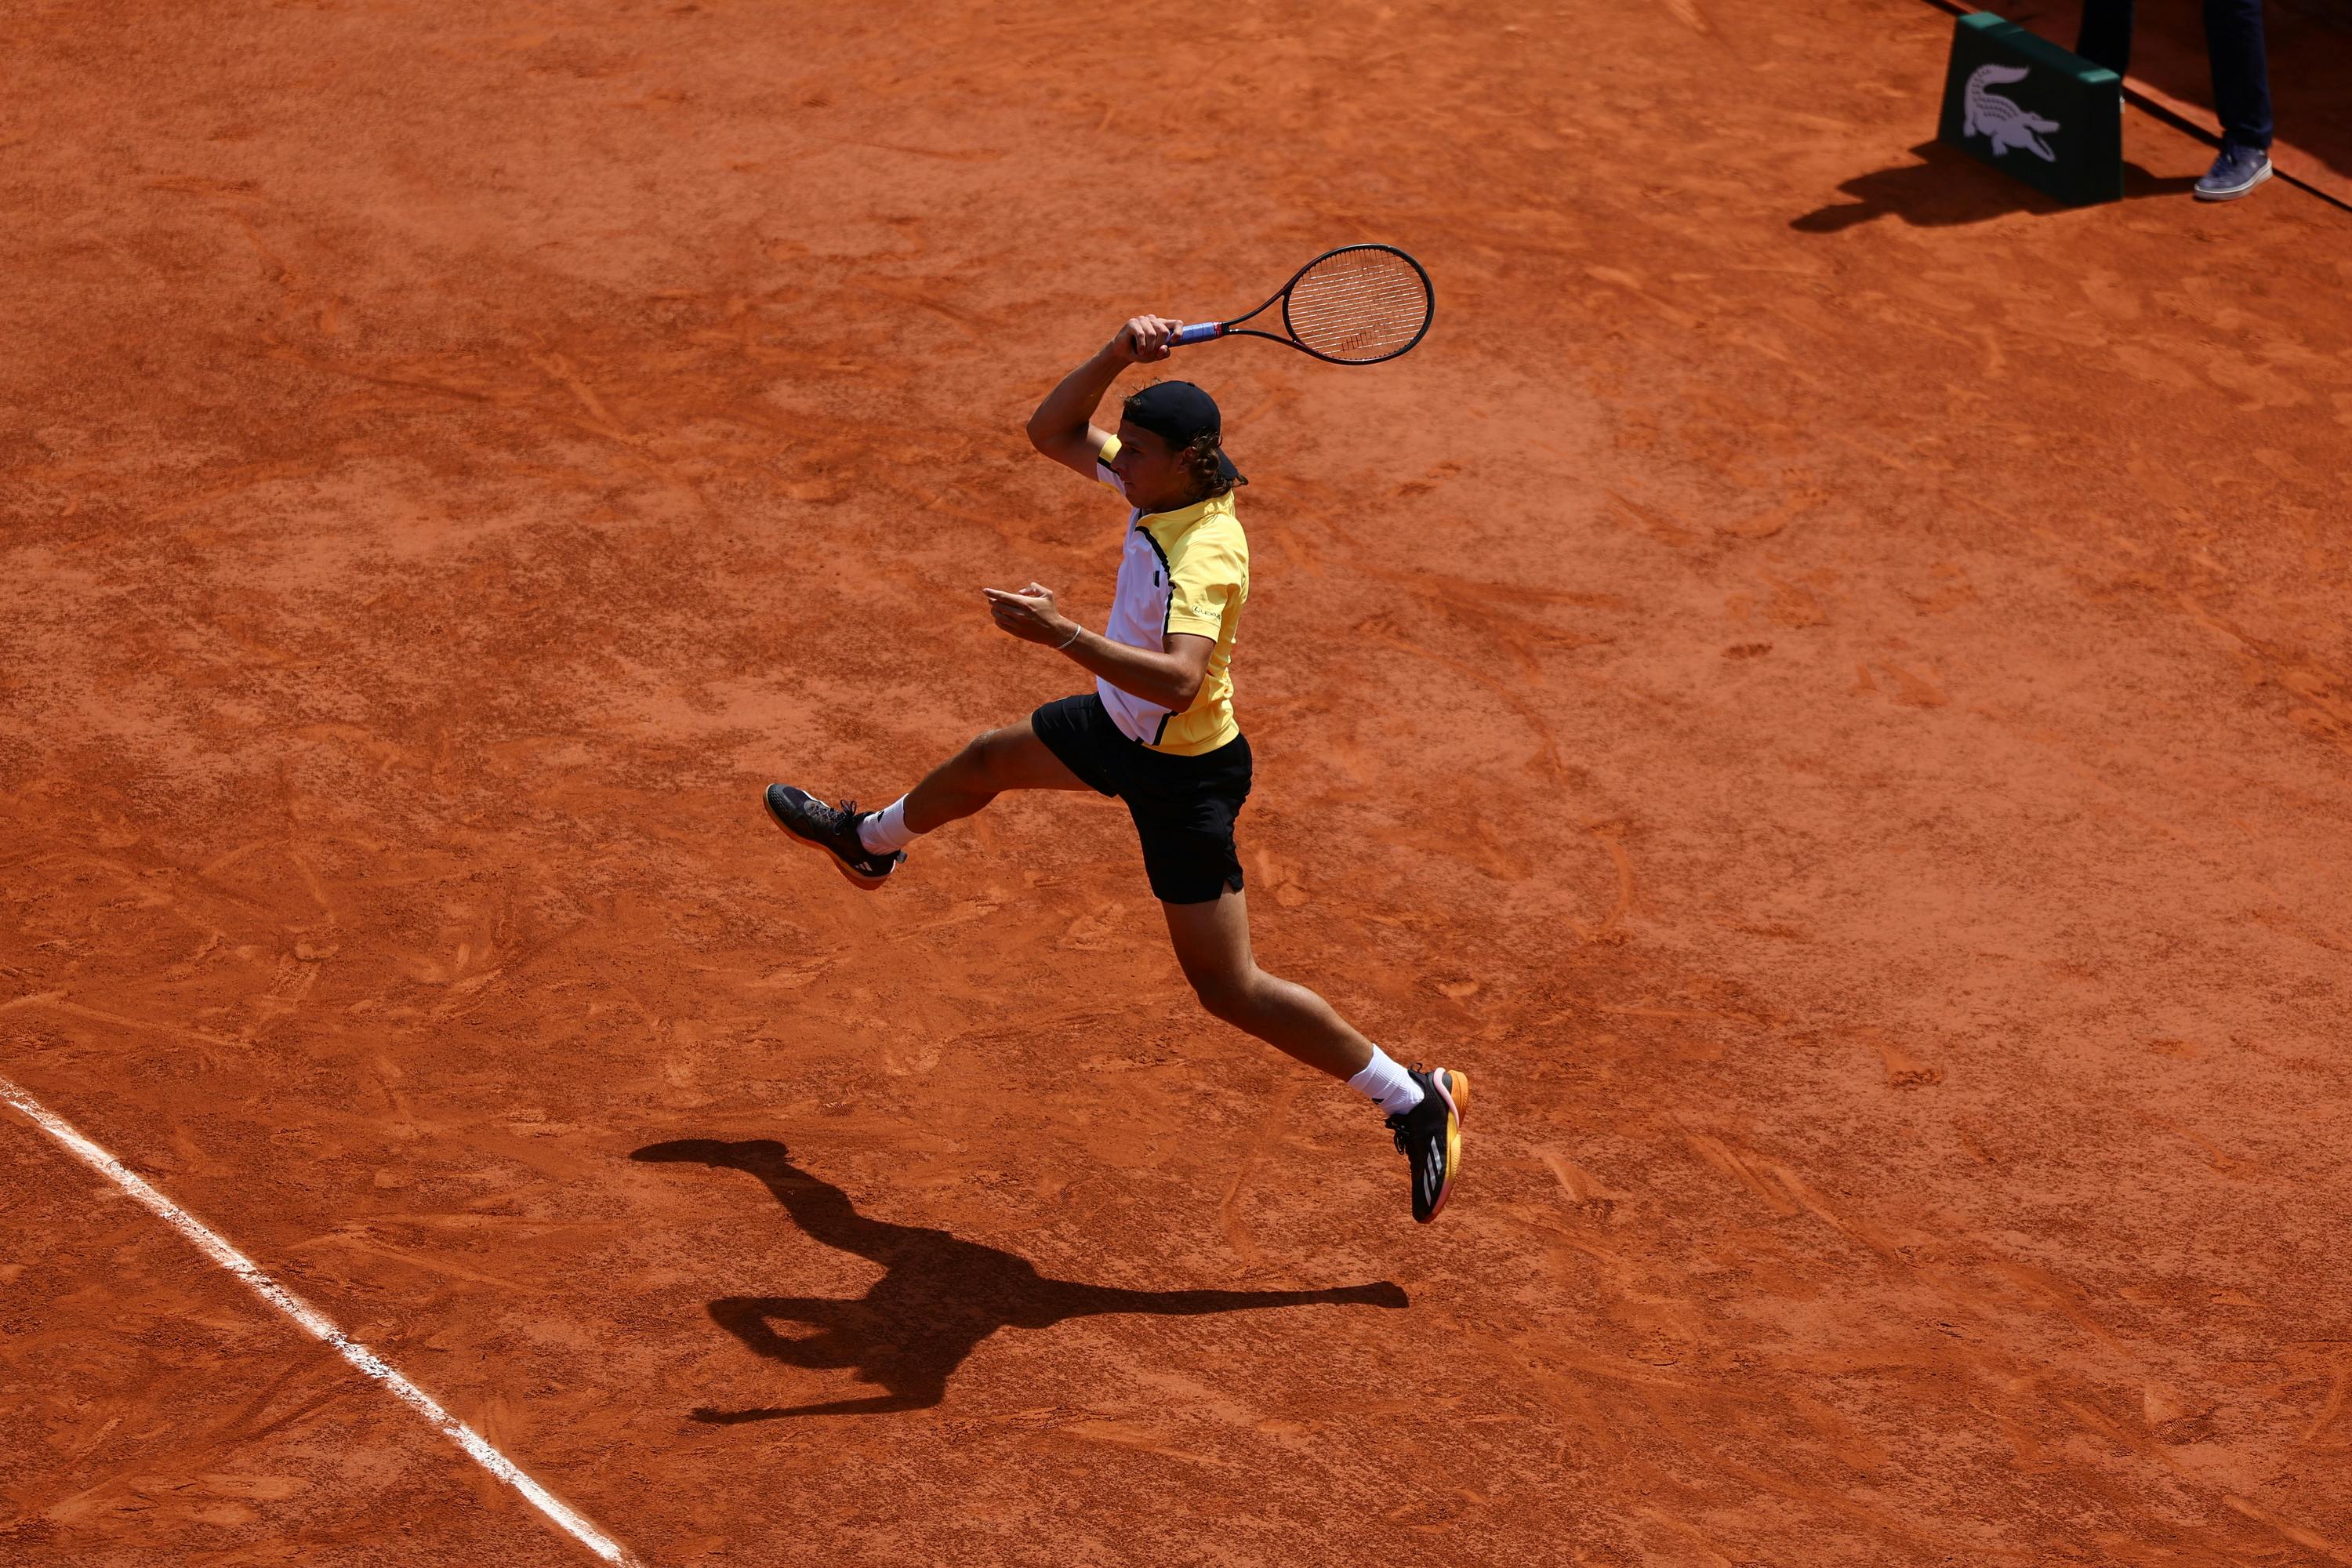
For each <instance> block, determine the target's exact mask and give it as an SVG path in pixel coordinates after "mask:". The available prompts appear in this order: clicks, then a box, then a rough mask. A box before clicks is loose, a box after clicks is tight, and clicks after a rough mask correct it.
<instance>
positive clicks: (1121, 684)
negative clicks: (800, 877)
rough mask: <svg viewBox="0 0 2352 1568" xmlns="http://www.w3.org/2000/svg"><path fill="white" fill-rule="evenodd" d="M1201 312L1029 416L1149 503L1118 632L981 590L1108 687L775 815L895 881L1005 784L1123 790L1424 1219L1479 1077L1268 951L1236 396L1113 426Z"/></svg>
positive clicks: (1189, 397) (1196, 944)
mask: <svg viewBox="0 0 2352 1568" xmlns="http://www.w3.org/2000/svg"><path fill="white" fill-rule="evenodd" d="M1181 325H1182V323H1181V322H1180V321H1168V320H1166V319H1164V318H1162V317H1160V316H1138V317H1136V318H1135V319H1134V320H1133V321H1129V322H1128V323H1127V324H1126V325H1125V326H1123V327H1121V328H1119V330H1118V335H1117V336H1116V337H1114V338H1112V339H1111V341H1110V342H1108V344H1106V345H1105V346H1104V347H1103V348H1102V350H1101V351H1100V352H1098V353H1096V354H1095V355H1094V357H1093V358H1091V359H1089V360H1087V362H1086V363H1084V364H1082V365H1080V366H1078V368H1077V369H1076V370H1074V371H1072V372H1071V373H1070V374H1068V375H1066V376H1064V377H1063V378H1062V383H1061V384H1060V385H1058V386H1056V387H1055V388H1054V390H1053V392H1052V393H1050V394H1049V395H1047V396H1046V398H1045V402H1044V403H1042V404H1040V405H1038V406H1037V412H1036V413H1035V414H1034V415H1032V416H1030V418H1029V439H1030V442H1031V443H1032V444H1033V445H1034V446H1035V447H1036V448H1037V450H1038V451H1040V452H1042V453H1044V454H1045V456H1046V457H1048V458H1053V459H1054V460H1055V462H1057V463H1061V464H1063V465H1065V466H1066V467H1067V468H1072V469H1075V470H1076V472H1078V473H1080V474H1083V475H1085V476H1087V478H1089V479H1099V480H1100V481H1101V482H1102V483H1104V484H1107V485H1108V486H1110V487H1111V488H1112V489H1116V490H1118V492H1119V494H1120V495H1121V496H1123V497H1124V498H1125V499H1126V500H1127V503H1128V505H1129V509H1130V510H1129V513H1128V524H1127V529H1126V531H1125V534H1124V539H1123V543H1122V545H1121V552H1120V555H1119V563H1118V592H1117V594H1116V595H1115V596H1114V597H1113V600H1112V603H1111V610H1110V616H1109V618H1108V623H1107V624H1106V625H1105V626H1104V628H1103V630H1101V631H1099V632H1096V631H1090V630H1088V629H1087V628H1086V627H1084V626H1079V625H1078V624H1077V623H1076V621H1073V620H1071V619H1070V618H1069V617H1068V616H1065V615H1063V614H1062V612H1061V611H1060V610H1059V609H1058V608H1057V607H1056V606H1055V603H1054V593H1053V590H1051V589H1050V588H1046V587H1045V586H1043V585H1042V584H1036V583H1032V584H1029V585H1028V586H1027V587H1025V588H1022V589H1020V590H1018V591H1017V592H1016V591H1010V590H1004V589H997V588H986V589H982V594H983V595H985V596H986V598H987V601H988V608H989V613H990V614H991V615H992V616H994V617H995V620H996V625H997V626H998V628H999V629H1000V630H1002V631H1003V632H1005V633H1007V634H1008V635H1010V636H1013V637H1019V638H1020V639H1021V640H1022V641H1024V642H1031V643H1035V644H1037V645H1038V646H1040V647H1045V648H1049V649H1051V650H1053V651H1054V652H1055V653H1057V654H1059V655H1061V657H1062V658H1066V659H1068V660H1069V661H1070V662H1071V663H1072V664H1075V665H1076V666H1077V667H1078V668H1081V669H1083V670H1085V671H1086V672H1087V674H1089V675H1091V676H1093V677H1094V678H1095V689H1093V690H1092V691H1089V692H1087V693H1085V694H1083V695H1081V696H1076V697H1065V698H1062V699H1061V700H1058V701H1054V702H1048V703H1046V704H1045V706H1044V707H1042V708H1040V709H1038V710H1036V711H1035V712H1034V713H1032V714H1031V715H1029V717H1028V718H1026V719H1024V720H1023V721H1020V722H1019V723H1017V724H1012V725H1008V726H1006V727H1005V728H1003V729H1001V730H992V731H989V732H988V733H987V734H985V735H982V736H981V737H980V738H979V739H978V740H976V741H973V742H971V744H970V745H967V746H965V747H964V748H963V750H961V752H957V753H956V754H955V755H954V756H952V757H950V758H949V759H948V760H947V761H946V762H944V763H940V765H939V766H938V767H936V768H934V769H932V770H931V772H930V773H929V775H928V776H926V777H925V778H924V779H923V781H922V782H921V783H920V784H917V785H916V786H915V787H914V789H913V790H911V791H910V792H908V794H907V795H903V796H901V797H900V798H899V799H898V800H896V801H894V802H892V803H891V805H889V806H888V807H887V809H885V810H882V811H875V812H860V811H859V810H858V809H857V807H856V802H854V801H846V800H845V801H843V802H842V803H841V805H839V806H837V807H835V806H830V805H825V804H824V802H823V801H820V800H818V799H816V798H815V797H814V796H813V795H810V794H808V792H806V791H805V790H802V789H798V788H795V787H794V786H793V785H791V784H771V785H769V786H768V794H767V805H768V812H769V814H770V815H771V816H773V817H774V818H775V820H776V824H777V826H780V827H782V829H783V830H784V831H785V832H786V833H787V834H789V835H791V836H792V837H793V838H794V839H796V840H798V841H799V842H801V843H803V844H805V845H808V846H811V847H814V848H816V849H818V850H821V851H823V852H824V854H825V855H826V856H828V857H829V858H831V859H832V861H833V863H834V865H835V868H837V869H839V870H840V872H841V874H842V875H843V876H845V877H846V878H848V879H850V881H852V882H854V883H856V885H857V886H858V887H861V888H879V887H880V886H882V884H883V883H884V882H886V881H887V880H888V879H890V877H891V876H892V874H893V873H895V872H896V871H897V870H898V868H899V866H901V865H902V864H904V863H905V861H906V858H907V853H906V852H907V847H908V845H910V844H912V843H913V842H914V841H915V840H916V839H917V838H919V837H921V836H922V835H924V834H926V833H931V832H935V831H937V830H938V829H940V828H941V827H944V826H947V825H948V824H949V823H950V822H953V821H955V820H957V819H958V818H960V817H965V816H971V815H972V814H973V813H974V812H977V811H979V810H981V809H982V807H984V806H986V805H988V803H989V802H990V801H992V800H994V799H995V798H996V797H997V796H998V795H1002V794H1003V792H1005V791H1006V790H1015V789H1056V790H1092V791H1094V792H1095V793H1097V794H1098V795H1116V796H1118V798H1119V799H1120V800H1123V801H1125V802H1126V803H1127V809H1128V813H1129V816H1132V817H1133V818H1134V820H1135V830H1136V835H1137V837H1139V838H1140V839H1141V840H1142V844H1143V867H1144V873H1145V875H1146V876H1147V877H1148V878H1149V879H1150V883H1151V890H1152V892H1153V894H1154V895H1156V896H1157V897H1158V898H1159V900H1160V908H1161V909H1162V910H1163V911H1165V913H1166V915H1167V920H1168V936H1169V940H1170V941H1171V942H1173V943H1174V944H1175V948H1176V962H1177V963H1179V964H1181V966H1182V967H1183V970H1184V977H1185V978H1186V979H1187V980H1189V981H1191V982H1192V990H1193V993H1194V994H1196V995H1198V996H1199V997H1200V999H1201V1005H1202V1006H1203V1007H1205V1008H1207V1009H1208V1011H1209V1012H1210V1013H1211V1014H1212V1015H1213V1016H1216V1017H1219V1018H1222V1019H1223V1020H1224V1021H1225V1022H1226V1023H1228V1024H1231V1025H1233V1026H1234V1027H1235V1028H1238V1029H1242V1030H1244V1031H1246V1032H1247V1033H1249V1034H1252V1035H1255V1036H1256V1037H1258V1038H1259V1039H1261V1040H1264V1041H1265V1042H1266V1043H1267V1044H1268V1045H1270V1046H1273V1047H1275V1048H1276V1049H1277V1050H1280V1051H1283V1052H1285V1053H1286V1054H1288V1055H1289V1056H1291V1057H1294V1058H1297V1059H1298V1060H1299V1061H1301V1062H1304V1063H1306V1064H1307V1066H1308V1067H1310V1068H1315V1069H1316V1070H1318V1071H1319V1072H1324V1073H1328V1074H1329V1075H1330V1076H1331V1077H1333V1078H1336V1079H1340V1080H1341V1081H1342V1082H1344V1083H1346V1084H1347V1085H1348V1087H1349V1088H1350V1089H1354V1090H1356V1091H1357V1092H1358V1093H1360V1094H1361V1095H1363V1096H1364V1097H1365V1098H1366V1099H1368V1100H1371V1101H1372V1102H1373V1103H1374V1104H1375V1105H1377V1106H1379V1107H1380V1109H1381V1110H1382V1111H1384V1112H1385V1113H1386V1114H1387V1117H1388V1126H1389V1129H1390V1131H1392V1132H1393V1133H1394V1134H1395V1135H1396V1146H1397V1148H1398V1149H1399V1150H1400V1151H1402V1152H1403V1153H1404V1155H1405V1157H1406V1160H1407V1161H1408V1162H1409V1163H1410V1165H1411V1167H1412V1217H1413V1218H1415V1219H1416V1220H1421V1221H1424V1222H1426V1221H1428V1220H1432V1219H1434V1218H1436V1217H1437V1215H1438V1212H1439V1211H1440V1210H1441V1209H1443V1208H1444V1206H1445V1202H1446V1199H1447V1198H1448V1197H1450V1196H1451V1195H1452V1194H1453V1190H1454V1176H1455V1174H1456V1173H1457V1172H1458V1171H1459V1170H1460V1168H1461V1163H1462V1118H1463V1113H1464V1111H1465V1110H1466V1109H1467V1108H1468V1105H1469V1099H1470V1084H1469V1079H1467V1078H1465V1076H1464V1075H1463V1074H1461V1073H1459V1072H1454V1071H1450V1070H1448V1069H1446V1068H1430V1069H1427V1070H1423V1068H1419V1067H1412V1068H1405V1067H1400V1066H1399V1065H1398V1064H1397V1063H1396V1062H1395V1061H1394V1060H1392V1059H1391V1058H1390V1057H1389V1056H1388V1054H1387V1053H1386V1052H1384V1051H1382V1050H1381V1048H1380V1047H1378V1046H1376V1045H1374V1044H1372V1042H1371V1041H1370V1040H1368V1039H1366V1038H1364V1037H1363V1036H1362V1035H1360V1034H1358V1033H1357V1032H1356V1031H1355V1030H1354V1029H1353V1028H1351V1027H1350V1026H1349V1024H1348V1022H1347V1020H1346V1019H1344V1018H1342V1017H1340V1016H1339V1014H1338V1013H1337V1012H1335V1011H1333V1010H1332V1007H1331V1005H1330V1004H1329V1003H1328V1002H1326V1001H1324V1000H1323V998H1322V997H1320V996H1318V995H1317V994H1315V993H1314V992H1312V991H1309V990H1308V989H1307V987H1305V986H1304V985H1300V984H1296V983H1294V982H1292V981H1288V980H1282V979H1278V978H1276V976H1274V975H1271V974H1268V973H1266V972H1265V970H1263V969H1260V968H1259V967H1258V966H1257V964H1256V963H1255V960H1253V959H1252V958H1251V956H1250V940H1249V905H1248V903H1247V901H1246V900H1244V897H1243V893H1242V863H1241V859H1240V858H1239V856H1238V854H1237V853H1236V852H1235V849H1234V817H1235V816H1238V815H1239V813H1240V811H1241V808H1242V802H1243V801H1244V800H1246V799H1247V798H1248V797H1249V792H1250V765H1251V764H1250V745H1249V742H1248V740H1247V739H1245V738H1244V736H1243V734H1242V731H1241V726H1240V724H1239V723H1237V722H1236V721H1235V720H1234V681H1233V656H1234V632H1235V630H1236V628H1237V627H1238V626H1240V624H1241V613H1242V605H1243V602H1244V600H1246V599H1247V598H1248V596H1249V545H1248V542H1247V541H1246V540H1245V539H1244V537H1243V534H1242V525H1241V521H1240V520H1239V519H1238V518H1237V517H1236V516H1235V515H1234V493H1233V492H1234V487H1235V486H1236V485H1241V484H1245V483H1247V482H1248V481H1247V480H1245V479H1243V478H1242V476H1241V474H1240V472H1239V471H1238V470H1237V469H1236V468H1234V464H1233V460H1232V459H1231V458H1228V457H1226V455H1225V453H1224V447H1223V422H1222V420H1221V419H1220V417H1219V415H1218V413H1217V405H1216V404H1215V403H1214V402H1213V401H1212V400H1211V398H1210V396H1209V395H1208V394H1207V393H1205V392H1203V391H1202V390H1201V389H1200V388H1199V387H1197V386H1194V385H1192V384H1190V383H1187V382H1181V381H1163V382H1160V383H1157V384H1153V385H1150V386H1147V387H1145V388H1144V389H1143V390H1142V391H1140V392H1138V393H1136V394H1135V395H1133V396H1131V397H1129V398H1128V399H1127V400H1126V402H1125V403H1124V404H1123V405H1121V407H1120V413H1119V421H1118V434H1116V435H1113V434H1112V433H1111V432H1109V431H1107V430H1104V429H1102V428H1100V427H1099V426H1096V425H1095V424H1094V423H1093V420H1094V416H1095V410H1096V408H1097V405H1100V404H1101V402H1102V400H1103V395H1104V394H1105V393H1107V392H1108V391H1109V390H1110V387H1111V384H1112V383H1114V382H1115V381H1117V380H1118V376H1119V374H1120V373H1121V372H1122V371H1124V370H1126V369H1127V367H1128V366H1129V365H1132V364H1148V363H1154V362H1157V361H1160V360H1164V359H1166V358H1167V357H1168V354H1169V338H1170V336H1171V334H1172V333H1173V332H1175V331H1177V329H1178V328H1179V327H1181Z"/></svg>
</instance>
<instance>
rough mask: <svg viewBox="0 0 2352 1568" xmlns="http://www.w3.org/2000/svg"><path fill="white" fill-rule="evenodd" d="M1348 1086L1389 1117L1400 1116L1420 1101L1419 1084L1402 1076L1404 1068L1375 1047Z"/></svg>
mask: <svg viewBox="0 0 2352 1568" xmlns="http://www.w3.org/2000/svg"><path fill="white" fill-rule="evenodd" d="M1348 1087H1349V1089H1354V1090H1355V1091H1356V1092H1357V1093H1358V1094H1360V1095H1362V1096H1363V1097H1364V1098H1365V1099H1366V1100H1370V1101H1371V1102H1372V1103H1373V1104H1374V1105H1377V1106H1379V1107H1380V1108H1381V1110H1385V1111H1387V1112H1388V1113H1389V1114H1390V1115H1391V1116H1402V1115H1403V1114H1404V1113H1405V1112H1406V1111H1408V1110H1412V1108H1413V1107H1414V1106H1416V1105H1419V1104H1420V1103H1421V1100H1422V1089H1421V1085H1419V1084H1417V1083H1415V1082H1413V1081H1412V1079H1410V1078H1408V1077H1406V1076H1405V1070H1404V1068H1401V1067H1399V1066H1397V1064H1396V1062H1395V1060H1394V1059H1393V1058H1391V1057H1390V1056H1389V1054H1388V1052H1386V1051H1384V1050H1382V1049H1381V1048H1380V1047H1378V1046H1374V1047H1372V1059H1371V1061H1370V1063H1369V1064H1368V1065H1367V1066H1366V1067H1365V1068H1364V1070H1363V1071H1361V1072H1360V1073H1358V1074H1357V1075H1356V1076H1355V1077H1353V1078H1351V1079H1349V1080H1348Z"/></svg>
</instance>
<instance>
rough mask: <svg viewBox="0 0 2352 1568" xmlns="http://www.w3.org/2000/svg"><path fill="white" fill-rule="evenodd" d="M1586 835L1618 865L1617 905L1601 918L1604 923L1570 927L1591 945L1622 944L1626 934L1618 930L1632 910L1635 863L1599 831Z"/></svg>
mask: <svg viewBox="0 0 2352 1568" xmlns="http://www.w3.org/2000/svg"><path fill="white" fill-rule="evenodd" d="M1587 831H1589V832H1590V833H1591V835H1592V837H1594V838H1596V839H1598V840H1600V842H1601V848H1603V849H1605V850H1607V851H1608V852H1609V858H1610V859H1611V860H1612V861H1614V862H1615V863H1616V866H1617V901H1616V902H1615V903H1613V904H1612V905H1611V906H1610V907H1609V912H1608V913H1607V914H1605V915H1603V916H1601V923H1600V924H1599V925H1597V926H1588V925H1586V924H1585V923H1584V922H1583V921H1579V920H1570V921H1569V922H1568V923H1569V925H1570V928H1571V929H1573V930H1574V931H1575V932H1576V934H1577V935H1578V936H1579V937H1580V938H1582V939H1583V940H1584V941H1586V942H1622V941H1624V940H1625V937H1624V933H1623V932H1622V931H1620V930H1619V929H1618V927H1619V924H1620V922H1622V921H1623V920H1624V918H1625V913H1626V911H1627V910H1631V909H1632V908H1633V860H1632V858H1630V857H1628V856H1627V855H1626V853H1625V847H1624V846H1623V845H1622V844H1620V843H1618V842H1617V840H1616V839H1614V838H1612V837H1610V836H1609V835H1608V834H1606V833H1603V832H1602V831H1601V829H1599V828H1597V827H1595V828H1590V829H1588V830H1587Z"/></svg>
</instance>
